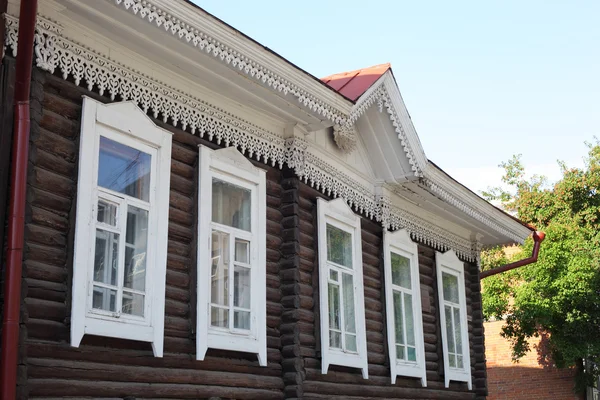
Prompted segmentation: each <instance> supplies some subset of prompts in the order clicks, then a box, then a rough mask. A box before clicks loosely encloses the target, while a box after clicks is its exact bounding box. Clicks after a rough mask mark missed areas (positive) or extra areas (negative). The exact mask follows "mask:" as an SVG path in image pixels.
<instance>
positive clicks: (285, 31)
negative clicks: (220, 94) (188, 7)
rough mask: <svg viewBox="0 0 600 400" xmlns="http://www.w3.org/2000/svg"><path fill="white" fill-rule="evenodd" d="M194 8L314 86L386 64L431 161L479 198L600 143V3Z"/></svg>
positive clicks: (260, 0) (227, 4)
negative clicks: (507, 172)
mask: <svg viewBox="0 0 600 400" xmlns="http://www.w3.org/2000/svg"><path fill="white" fill-rule="evenodd" d="M195 3H196V4H198V5H199V6H201V7H203V8H204V9H205V10H206V11H208V12H210V13H211V14H213V15H215V16H217V17H218V18H220V19H222V20H224V21H225V22H227V23H229V24H230V25H232V26H234V27H235V28H237V29H239V30H241V31H242V32H244V33H245V34H247V35H249V36H250V37H252V38H254V39H255V40H257V41H259V42H260V43H261V44H263V45H265V46H267V47H269V48H271V49H273V50H274V51H275V52H277V53H279V54H280V55H281V56H283V57H285V58H286V59H288V60H289V61H291V62H293V63H294V64H296V65H298V66H299V67H300V68H302V69H304V70H305V71H307V72H309V73H311V74H313V75H315V76H317V77H322V76H326V75H329V74H332V73H335V72H342V71H347V70H353V69H358V68H362V67H367V66H371V65H374V64H380V63H384V62H391V63H392V68H393V71H394V76H395V77H396V81H397V82H398V85H399V87H400V91H401V93H402V95H403V98H404V101H405V103H406V105H407V107H408V111H409V112H410V114H411V117H412V120H413V123H414V124H415V127H416V129H417V132H418V134H419V137H420V139H421V142H422V144H423V147H424V149H425V153H426V154H427V156H428V157H429V158H430V159H431V160H432V161H434V162H435V163H436V164H438V165H439V166H440V167H442V168H443V169H444V170H445V171H446V172H448V173H449V174H451V175H452V176H453V177H455V178H456V179H458V180H459V181H461V182H462V183H464V184H466V185H467V186H468V187H470V188H471V189H473V190H476V191H479V190H483V189H485V188H487V187H488V186H494V185H497V184H499V182H500V176H501V174H502V171H501V169H499V168H498V167H497V166H498V164H499V163H500V162H502V161H505V160H507V159H509V158H510V157H511V156H512V155H513V154H517V153H522V154H523V161H524V163H525V166H526V168H527V169H528V171H530V172H531V173H537V174H545V175H547V176H548V177H549V178H550V180H553V179H557V178H559V177H560V172H559V169H558V167H557V164H556V160H557V159H560V160H563V161H566V162H567V164H568V165H570V166H581V165H583V161H582V158H583V156H584V155H585V154H586V146H585V144H584V141H593V140H594V136H599V137H600V77H599V75H600V22H599V21H600V1H598V0H589V1H583V0H574V1H566V0H545V1H541V0H527V1H522V0H521V1H516V0H503V1H499V0H497V1H462V0H459V1H445V0H443V1H442V0H437V1H433V0H432V1H414V0H410V1H409V0H388V1H380V2H365V1H355V0H346V1H340V0H321V1H315V0H303V1H282V0H279V1H274V0H255V1H223V0H196V1H195Z"/></svg>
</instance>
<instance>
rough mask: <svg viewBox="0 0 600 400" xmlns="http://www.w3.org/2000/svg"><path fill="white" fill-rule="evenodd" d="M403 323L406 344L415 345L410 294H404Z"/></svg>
mask: <svg viewBox="0 0 600 400" xmlns="http://www.w3.org/2000/svg"><path fill="white" fill-rule="evenodd" d="M404 323H405V324H406V344H408V345H410V346H414V345H415V320H414V317H413V304H412V296H411V295H410V294H406V293H405V294H404Z"/></svg>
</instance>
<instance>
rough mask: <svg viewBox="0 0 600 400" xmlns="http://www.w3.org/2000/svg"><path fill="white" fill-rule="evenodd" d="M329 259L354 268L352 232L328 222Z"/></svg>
mask: <svg viewBox="0 0 600 400" xmlns="http://www.w3.org/2000/svg"><path fill="white" fill-rule="evenodd" d="M327 260H329V261H331V262H334V263H336V264H339V265H343V266H344V267H348V268H352V234H351V233H349V232H346V231H343V230H341V229H339V228H336V227H335V226H333V225H330V224H327Z"/></svg>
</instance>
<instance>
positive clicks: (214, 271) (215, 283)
mask: <svg viewBox="0 0 600 400" xmlns="http://www.w3.org/2000/svg"><path fill="white" fill-rule="evenodd" d="M211 243H212V245H211V246H212V247H211V254H212V265H211V278H210V279H211V282H210V299H211V300H210V301H211V302H212V303H213V304H220V305H222V306H228V305H229V235H228V234H227V233H222V232H217V231H213V233H212V241H211Z"/></svg>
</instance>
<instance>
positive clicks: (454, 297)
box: [442, 272, 459, 304]
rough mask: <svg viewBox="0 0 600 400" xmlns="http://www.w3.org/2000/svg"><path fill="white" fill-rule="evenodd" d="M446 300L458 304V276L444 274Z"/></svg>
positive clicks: (443, 282)
mask: <svg viewBox="0 0 600 400" xmlns="http://www.w3.org/2000/svg"><path fill="white" fill-rule="evenodd" d="M442 285H443V289H444V300H446V301H451V302H453V303H456V304H458V302H459V300H458V278H457V277H456V275H452V274H448V273H446V272H442Z"/></svg>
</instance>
